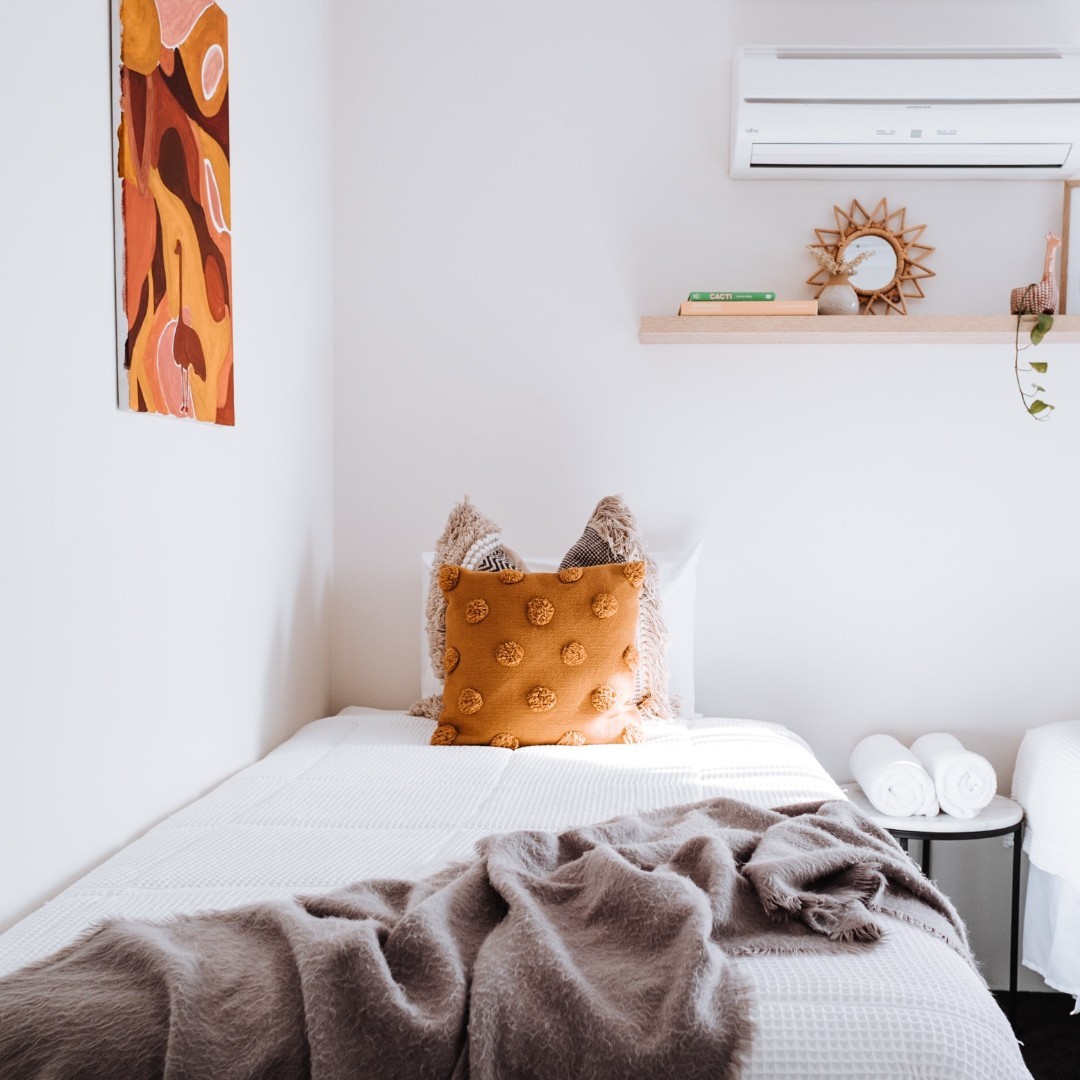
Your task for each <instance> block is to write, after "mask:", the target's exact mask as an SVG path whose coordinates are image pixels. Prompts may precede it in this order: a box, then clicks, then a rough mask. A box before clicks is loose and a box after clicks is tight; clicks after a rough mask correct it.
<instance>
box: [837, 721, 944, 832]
mask: <svg viewBox="0 0 1080 1080" xmlns="http://www.w3.org/2000/svg"><path fill="white" fill-rule="evenodd" d="M848 764H849V766H850V768H851V775H852V776H854V777H855V779H856V780H857V781H858V782H859V786H860V787H861V788H862V789H863V792H864V793H865V795H866V797H867V798H868V799H869V800H870V802H871V803H872V804H873V805H874V806H875V807H876V808H877V809H878V810H879V811H881V813H883V814H888V815H889V817H912V816H914V815H916V814H917V815H919V816H923V817H933V816H934V814H936V813H937V812H938V803H937V797H936V796H935V794H934V781H933V780H932V779H931V777H930V774H929V773H928V772H927V771H926V769H924V768H923V765H922V762H921V761H919V759H918V758H917V757H916V756H915V755H914V754H913V753H912V752H911V751H910V750H908V749H907V747H906V746H904V744H903V743H902V742H900V741H899V739H894V738H893V737H892V735H867V736H866V738H865V739H862V740H861V741H860V742H858V743H857V744H856V745H855V749H854V750H852V751H851V758H850V759H849V762H848Z"/></svg>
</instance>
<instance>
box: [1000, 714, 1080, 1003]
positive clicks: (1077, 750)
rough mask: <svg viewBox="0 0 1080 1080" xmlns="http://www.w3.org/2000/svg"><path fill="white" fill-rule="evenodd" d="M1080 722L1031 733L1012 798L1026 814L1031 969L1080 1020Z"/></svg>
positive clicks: (1016, 771)
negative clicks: (1079, 837) (1068, 1000)
mask: <svg viewBox="0 0 1080 1080" xmlns="http://www.w3.org/2000/svg"><path fill="white" fill-rule="evenodd" d="M1078 778H1080V720H1063V721H1059V722H1058V723H1054V724H1043V725H1041V726H1039V727H1034V728H1030V729H1029V730H1028V731H1027V732H1025V734H1024V738H1023V741H1022V742H1021V743H1020V749H1019V751H1018V752H1017V755H1016V768H1015V769H1014V771H1013V786H1012V797H1013V798H1014V799H1015V800H1016V801H1017V802H1018V803H1020V805H1021V806H1023V808H1024V816H1025V819H1026V820H1025V829H1024V851H1026V852H1027V856H1028V859H1029V860H1030V863H1031V865H1030V866H1029V868H1028V881H1027V892H1026V895H1025V903H1024V952H1023V963H1024V966H1025V967H1028V968H1031V970H1032V971H1036V972H1038V973H1039V974H1040V975H1041V976H1042V977H1043V979H1044V981H1045V982H1046V984H1047V985H1048V986H1052V987H1054V989H1055V990H1061V991H1062V992H1064V993H1066V994H1072V995H1073V996H1074V997H1075V998H1076V1004H1075V1007H1074V1008H1073V1013H1074V1014H1076V1013H1080V844H1078V843H1077V841H1076V834H1077V829H1078V828H1080V783H1078V782H1077V780H1078Z"/></svg>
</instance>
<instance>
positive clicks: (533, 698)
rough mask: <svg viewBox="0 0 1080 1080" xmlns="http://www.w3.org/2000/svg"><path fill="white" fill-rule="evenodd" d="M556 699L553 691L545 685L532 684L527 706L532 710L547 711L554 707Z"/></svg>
mask: <svg viewBox="0 0 1080 1080" xmlns="http://www.w3.org/2000/svg"><path fill="white" fill-rule="evenodd" d="M558 700H559V699H558V698H557V697H556V696H555V691H554V690H549V689H548V688H547V687H546V686H534V687H533V688H532V689H531V690H530V691H529V695H528V702H529V708H530V709H532V711H533V712H547V711H548V710H549V709H554V708H555V702H556V701H558Z"/></svg>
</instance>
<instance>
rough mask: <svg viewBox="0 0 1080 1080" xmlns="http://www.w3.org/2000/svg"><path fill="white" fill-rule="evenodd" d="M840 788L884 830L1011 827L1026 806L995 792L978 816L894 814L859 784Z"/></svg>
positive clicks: (970, 830)
mask: <svg viewBox="0 0 1080 1080" xmlns="http://www.w3.org/2000/svg"><path fill="white" fill-rule="evenodd" d="M840 790H841V791H843V793H844V794H845V795H846V796H847V797H848V798H849V799H850V800H851V801H852V802H853V803H854V804H855V805H856V806H857V807H858V808H859V809H860V810H861V811H862V812H863V813H864V814H865V815H866V816H867V817H868V818H870V820H871V821H874V822H876V823H877V824H878V825H880V826H881V827H882V828H883V829H897V830H899V831H901V832H923V833H940V834H941V835H942V836H948V835H949V834H950V833H975V832H994V831H995V830H997V829H1008V828H1010V827H1011V826H1013V825H1015V824H1016V823H1017V822H1018V821H1019V820H1020V819H1021V818H1022V817H1023V816H1024V808H1023V807H1022V806H1021V805H1020V804H1019V803H1017V802H1013V801H1012V799H1007V798H1005V796H1004V795H995V796H994V798H993V799H992V800H991V802H990V804H989V805H988V806H985V807H983V809H982V810H981V811H980V812H979V813H978V814H976V815H975V817H969V818H960V817H953V816H952V814H935V815H934V816H933V817H923V816H918V815H916V816H912V817H890V816H889V815H888V814H883V813H881V811H880V810H877V809H876V808H875V807H874V805H873V803H871V802H870V800H869V799H868V798H867V797H866V795H865V794H864V793H863V789H862V788H861V787H859V785H858V784H841V785H840Z"/></svg>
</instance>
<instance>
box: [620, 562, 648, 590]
mask: <svg viewBox="0 0 1080 1080" xmlns="http://www.w3.org/2000/svg"><path fill="white" fill-rule="evenodd" d="M622 572H623V573H624V574H625V575H626V580H627V581H629V582H630V584H631V585H633V586H634V588H635V589H639V588H641V583H642V582H643V581H644V580H645V564H644V563H643V562H628V563H627V564H626V565H625V566H624V567H623V571H622Z"/></svg>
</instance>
